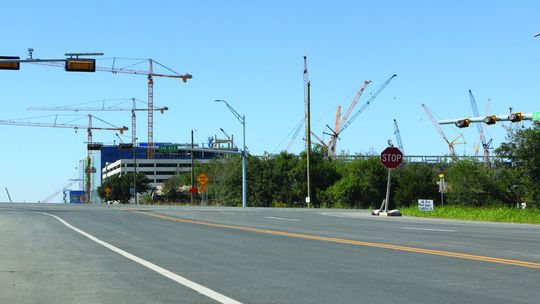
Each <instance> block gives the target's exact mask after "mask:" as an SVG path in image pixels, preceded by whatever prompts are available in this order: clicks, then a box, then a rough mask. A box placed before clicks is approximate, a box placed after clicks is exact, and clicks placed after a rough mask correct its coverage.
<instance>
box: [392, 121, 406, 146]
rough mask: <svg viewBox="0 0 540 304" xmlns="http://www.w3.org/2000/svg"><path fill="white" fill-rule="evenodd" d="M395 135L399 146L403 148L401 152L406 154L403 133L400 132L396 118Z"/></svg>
mask: <svg viewBox="0 0 540 304" xmlns="http://www.w3.org/2000/svg"><path fill="white" fill-rule="evenodd" d="M394 135H395V136H396V140H397V142H398V147H399V149H400V150H401V153H403V154H405V150H404V149H403V142H402V141H401V133H400V132H399V127H398V124H397V120H396V119H394Z"/></svg>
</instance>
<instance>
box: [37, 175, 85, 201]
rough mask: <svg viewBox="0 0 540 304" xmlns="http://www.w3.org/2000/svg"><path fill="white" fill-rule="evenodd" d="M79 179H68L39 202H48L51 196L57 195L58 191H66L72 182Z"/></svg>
mask: <svg viewBox="0 0 540 304" xmlns="http://www.w3.org/2000/svg"><path fill="white" fill-rule="evenodd" d="M79 181H81V180H80V179H70V180H69V181H68V182H67V183H65V184H64V185H62V186H61V187H60V188H59V189H58V190H56V191H54V192H53V193H52V194H50V195H49V196H47V197H46V198H45V199H44V200H42V201H41V203H48V202H49V201H50V200H52V199H53V198H55V197H56V196H58V195H59V194H60V193H62V192H64V191H66V190H67V189H69V187H71V186H72V185H73V184H75V183H76V182H79Z"/></svg>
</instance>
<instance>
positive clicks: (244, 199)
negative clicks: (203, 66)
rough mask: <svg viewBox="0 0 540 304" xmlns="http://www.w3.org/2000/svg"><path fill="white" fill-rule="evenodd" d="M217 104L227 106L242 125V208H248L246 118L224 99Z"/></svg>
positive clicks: (217, 100) (218, 100)
mask: <svg viewBox="0 0 540 304" xmlns="http://www.w3.org/2000/svg"><path fill="white" fill-rule="evenodd" d="M214 101H215V102H223V103H225V105H226V106H227V108H228V109H229V110H230V111H231V112H232V113H233V114H234V116H236V119H238V121H239V122H240V123H241V124H242V135H243V149H242V207H243V208H245V207H247V177H246V166H247V165H246V158H247V150H246V116H245V115H240V114H238V112H236V110H235V109H234V108H233V107H231V106H230V105H229V103H228V102H226V101H225V100H223V99H216V100H214Z"/></svg>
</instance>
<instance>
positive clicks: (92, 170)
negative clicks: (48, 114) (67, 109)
mask: <svg viewBox="0 0 540 304" xmlns="http://www.w3.org/2000/svg"><path fill="white" fill-rule="evenodd" d="M92 118H95V119H97V120H99V121H101V122H103V123H105V124H107V125H109V126H110V127H96V126H93V125H92ZM0 125H15V126H26V127H45V128H67V129H75V130H79V129H86V130H87V133H88V144H87V150H88V156H87V160H86V168H85V171H84V172H85V175H86V185H85V190H86V201H87V202H88V203H91V202H92V201H91V190H92V183H91V177H92V173H95V172H96V168H94V167H93V166H92V150H97V149H100V148H101V144H94V143H93V142H92V130H108V131H118V132H120V134H123V133H124V131H127V130H128V128H127V127H116V126H113V125H111V124H109V123H108V122H106V121H104V120H102V119H99V118H97V117H95V116H92V115H90V114H88V125H87V126H85V125H75V124H63V123H56V122H55V123H44V122H28V121H20V120H0Z"/></svg>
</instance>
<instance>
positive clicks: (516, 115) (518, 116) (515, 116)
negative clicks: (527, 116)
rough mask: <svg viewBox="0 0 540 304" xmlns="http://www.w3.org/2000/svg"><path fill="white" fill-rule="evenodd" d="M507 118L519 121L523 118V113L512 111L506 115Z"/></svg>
mask: <svg viewBox="0 0 540 304" xmlns="http://www.w3.org/2000/svg"><path fill="white" fill-rule="evenodd" d="M508 120H510V121H511V122H520V121H522V120H523V115H522V114H521V112H517V113H512V114H510V115H508Z"/></svg>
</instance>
